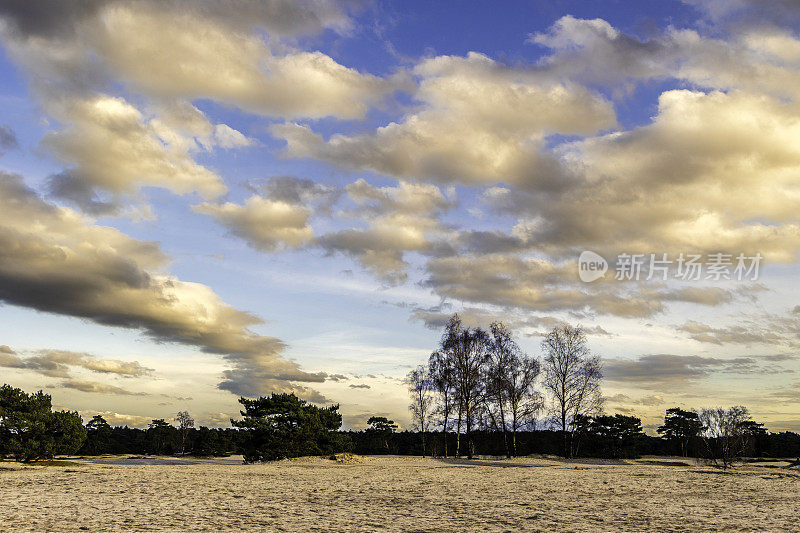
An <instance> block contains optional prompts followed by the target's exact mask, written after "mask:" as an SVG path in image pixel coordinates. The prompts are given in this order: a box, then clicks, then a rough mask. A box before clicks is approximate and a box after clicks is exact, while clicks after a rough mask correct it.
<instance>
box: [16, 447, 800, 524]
mask: <svg viewBox="0 0 800 533" xmlns="http://www.w3.org/2000/svg"><path fill="white" fill-rule="evenodd" d="M654 462H660V463H663V464H653V463H654ZM799 502H800V474H798V473H797V472H796V471H795V470H792V469H789V468H786V467H782V466H781V465H780V464H775V463H770V464H765V465H762V466H751V465H748V466H740V467H737V468H736V469H734V470H733V471H731V472H730V473H722V472H721V471H719V470H716V469H713V468H710V467H704V466H696V465H686V466H675V464H674V462H673V463H672V464H670V462H669V461H666V462H665V461H664V460H663V459H660V460H658V461H654V460H653V459H650V460H647V459H645V460H642V461H637V462H633V461H629V462H616V463H615V462H603V461H581V462H565V461H559V460H554V459H532V458H524V459H512V460H489V459H484V460H475V461H472V462H467V461H455V460H440V459H430V458H428V459H422V458H419V457H362V458H358V457H357V458H355V462H354V463H352V464H340V463H336V462H334V461H331V460H328V459H323V458H302V459H295V460H287V461H280V462H277V463H271V464H262V465H243V464H240V463H239V460H238V459H237V458H228V459H223V460H213V461H203V460H195V459H185V460H184V459H171V458H157V459H129V458H124V457H108V458H103V459H100V460H97V461H95V462H89V461H81V460H72V461H71V462H70V463H67V464H57V465H54V466H24V465H20V464H17V463H9V462H4V463H0V530H2V531H187V530H191V531H221V530H237V531H249V530H253V531H256V530H258V531H354V530H358V531H373V530H379V529H388V530H393V531H520V530H527V531H699V530H704V531H797V530H798V528H800V524H799V523H798V519H800V503H799Z"/></svg>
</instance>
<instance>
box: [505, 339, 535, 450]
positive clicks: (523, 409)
mask: <svg viewBox="0 0 800 533" xmlns="http://www.w3.org/2000/svg"><path fill="white" fill-rule="evenodd" d="M540 371H541V365H540V364H539V361H538V360H537V359H536V358H533V357H529V356H527V355H524V354H523V355H521V356H520V357H518V358H516V359H514V360H513V361H512V362H511V365H510V366H509V368H508V372H507V374H506V383H505V387H506V394H507V396H508V407H509V423H510V425H511V450H512V453H513V454H514V456H516V455H517V431H518V430H520V429H521V428H523V427H526V426H528V425H529V424H532V423H534V422H535V420H536V416H537V414H538V413H539V411H541V409H542V404H543V401H542V396H541V395H540V394H539V393H538V392H537V391H536V390H535V389H534V386H535V385H536V380H537V378H538V377H539V373H540Z"/></svg>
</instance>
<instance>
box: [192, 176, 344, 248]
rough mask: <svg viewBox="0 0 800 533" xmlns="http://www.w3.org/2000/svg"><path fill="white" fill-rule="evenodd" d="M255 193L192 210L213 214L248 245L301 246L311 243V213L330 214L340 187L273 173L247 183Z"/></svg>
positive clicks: (204, 204)
mask: <svg viewBox="0 0 800 533" xmlns="http://www.w3.org/2000/svg"><path fill="white" fill-rule="evenodd" d="M248 187H249V188H250V189H252V190H253V191H254V192H255V193H256V194H254V195H252V196H250V197H249V198H247V199H246V200H245V201H244V203H243V204H236V203H233V202H226V203H224V204H213V203H208V202H206V203H202V204H199V205H195V206H193V207H192V209H193V210H194V211H196V212H198V213H203V214H206V215H211V216H213V217H214V218H215V219H216V220H217V222H219V223H220V224H222V225H223V226H225V227H227V228H228V229H229V230H230V233H231V234H232V235H235V236H237V237H239V238H241V239H243V240H244V241H245V242H247V243H248V244H249V245H250V246H251V247H253V248H255V249H256V250H260V251H262V252H275V251H277V250H281V249H287V248H301V247H303V246H304V245H306V244H310V243H311V242H312V241H313V238H314V230H313V228H312V227H311V224H310V220H311V217H312V216H314V215H322V216H330V215H331V214H332V209H331V208H332V206H333V204H334V203H335V202H336V200H337V199H338V198H339V197H340V196H341V193H342V192H343V191H341V190H340V189H337V188H334V187H326V186H324V185H320V184H317V183H314V182H313V181H311V180H306V179H301V178H297V177H294V176H274V177H272V178H269V179H268V180H266V181H262V180H253V181H251V182H250V183H249V184H248Z"/></svg>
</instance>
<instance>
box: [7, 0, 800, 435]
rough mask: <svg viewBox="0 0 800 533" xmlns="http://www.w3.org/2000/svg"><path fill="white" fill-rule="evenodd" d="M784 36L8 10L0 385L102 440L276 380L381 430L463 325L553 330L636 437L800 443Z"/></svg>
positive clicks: (129, 9)
mask: <svg viewBox="0 0 800 533" xmlns="http://www.w3.org/2000/svg"><path fill="white" fill-rule="evenodd" d="M798 30H800V5H798V4H797V3H796V2H794V1H792V0H775V1H771V2H760V1H756V0H731V1H723V0H683V1H679V0H674V1H673V0H662V1H636V2H632V1H629V2H625V1H621V0H620V1H611V0H609V1H596V2H577V1H576V2H569V1H547V2H545V1H530V2H529V1H524V2H523V1H520V2H513V1H503V2H459V3H449V2H399V1H395V2H393V1H386V2H374V3H372V2H366V1H364V2H359V1H354V2H332V1H328V0H313V1H300V2H296V1H285V0H265V1H261V2H255V1H245V0H242V1H232V2H225V3H221V2H220V3H217V2H210V1H209V2H205V1H200V2H189V1H185V0H170V1H166V2H161V1H159V2H157V1H151V0H133V1H126V2H121V1H114V0H87V1H85V2H77V3H71V2H65V3H51V2H46V1H43V0H36V1H29V2H5V3H3V4H2V5H0V40H1V42H2V55H1V56H0V102H1V103H0V301H2V304H1V306H0V313H1V315H0V316H2V320H0V376H2V379H0V381H2V382H7V383H10V384H12V385H14V386H17V387H22V388H23V389H25V390H28V391H33V390H38V389H43V390H45V391H46V392H47V393H49V394H51V395H52V397H53V403H54V405H55V406H56V407H57V408H63V409H71V410H77V411H79V412H80V413H81V415H82V416H84V418H87V419H88V418H91V416H93V415H95V414H102V415H103V416H104V417H105V418H106V419H107V420H108V421H109V422H110V423H111V424H127V425H132V426H143V425H146V424H147V423H148V422H149V421H150V420H151V419H153V418H166V419H172V418H173V417H174V416H175V413H176V412H177V411H178V410H188V411H190V412H191V413H192V414H193V415H194V416H195V418H196V420H197V423H198V424H199V425H207V426H227V425H229V420H230V418H231V417H236V416H238V407H239V406H238V403H237V399H238V398H239V397H240V396H247V397H256V396H260V395H267V394H270V393H273V392H294V393H296V394H297V395H298V396H300V397H302V398H304V399H307V400H309V401H312V402H316V403H339V404H340V406H341V407H340V412H341V413H342V415H343V419H344V424H345V427H349V428H360V427H363V426H364V425H365V422H366V419H367V418H368V417H370V416H373V415H378V416H388V417H391V418H393V419H394V420H396V421H398V422H399V423H400V424H401V426H403V427H407V426H408V424H409V418H410V417H409V414H408V407H407V406H408V403H409V398H408V392H407V390H406V386H405V385H404V383H403V378H404V376H405V375H406V374H407V373H408V372H409V371H410V370H411V369H412V368H414V367H415V366H417V365H419V364H423V363H425V362H426V361H427V358H428V356H429V354H430V353H431V351H433V350H434V349H435V348H436V347H437V344H438V341H439V338H440V335H441V330H442V326H443V324H444V323H445V321H446V320H447V317H449V316H450V315H451V314H452V313H455V312H458V313H459V314H460V315H461V316H462V318H463V320H464V321H465V323H467V324H468V325H470V326H484V327H485V326H488V324H489V323H491V322H493V321H503V322H505V323H507V324H508V325H509V326H511V327H512V329H513V330H514V331H515V333H516V336H517V339H518V342H519V344H520V346H521V347H522V348H523V349H524V350H525V351H526V352H527V353H528V354H530V355H533V356H536V357H541V356H542V348H541V340H542V336H543V335H544V334H546V332H547V331H548V330H549V329H551V328H552V327H554V326H557V325H560V324H564V323H568V324H572V325H576V326H577V325H580V326H581V327H583V328H584V330H585V331H586V333H587V338H588V343H589V347H590V349H591V350H592V352H593V353H595V354H597V355H599V356H600V357H601V358H602V360H603V362H604V367H603V372H604V376H605V378H604V382H603V393H604V396H605V398H606V402H605V410H606V411H607V412H608V413H623V414H634V415H636V416H639V417H641V418H642V421H643V425H644V427H645V428H646V429H647V430H648V431H650V432H652V431H653V429H654V428H655V427H656V426H657V425H658V424H659V422H660V421H661V420H662V419H663V415H664V411H665V410H666V409H667V408H670V407H675V406H680V407H683V408H706V407H717V406H731V405H740V404H741V405H746V406H747V407H749V409H750V411H751V413H752V414H753V417H754V418H755V419H756V420H758V421H760V422H764V423H765V424H766V426H767V428H768V429H770V430H772V431H783V430H794V431H798V430H800V357H799V356H798V350H797V348H798V346H799V345H800V294H798V293H799V292H800V291H799V290H798V289H797V285H798V284H797V281H798V279H800V269H798V250H799V247H800V214H799V213H800V211H799V210H798V202H799V201H800V141H799V140H800V92H799V91H800V89H798V88H800V34H799V33H798ZM584 252H585V253H584ZM582 254H583V255H582ZM591 268H596V269H600V270H590V269H591ZM594 272H597V275H596V276H592V275H591V274H592V273H594Z"/></svg>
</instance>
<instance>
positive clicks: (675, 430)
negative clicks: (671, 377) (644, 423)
mask: <svg viewBox="0 0 800 533" xmlns="http://www.w3.org/2000/svg"><path fill="white" fill-rule="evenodd" d="M702 429H703V424H702V423H701V422H700V419H699V417H698V415H697V413H695V412H694V411H684V410H683V409H681V408H680V407H673V408H672V409H667V413H666V415H665V416H664V425H663V426H659V428H658V429H657V430H656V431H657V432H658V433H659V434H660V435H662V436H663V437H664V438H665V439H667V440H668V441H671V442H675V443H677V444H678V446H679V447H680V450H681V455H682V456H683V457H686V456H687V453H688V448H689V444H690V443H691V442H692V441H693V440H695V439H696V438H697V436H698V435H700V431H702Z"/></svg>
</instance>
